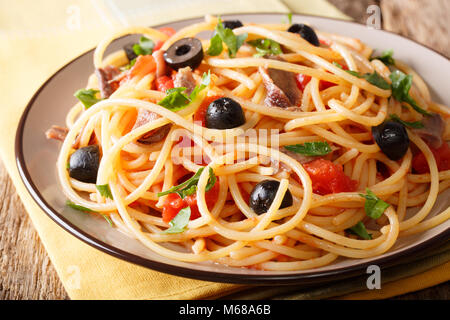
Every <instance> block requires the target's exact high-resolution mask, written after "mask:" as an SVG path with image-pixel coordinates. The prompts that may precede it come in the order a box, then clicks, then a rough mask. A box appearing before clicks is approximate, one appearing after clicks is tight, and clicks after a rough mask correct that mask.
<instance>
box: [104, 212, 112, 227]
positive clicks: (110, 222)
mask: <svg viewBox="0 0 450 320" xmlns="http://www.w3.org/2000/svg"><path fill="white" fill-rule="evenodd" d="M102 217H103V218H105V220H106V222H108V223H109V225H110V226H111V227H113V226H114V225H113V222H112V221H111V219H110V218H109V217H108V216H107V215H106V214H102Z"/></svg>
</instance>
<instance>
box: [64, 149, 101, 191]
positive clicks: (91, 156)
mask: <svg viewBox="0 0 450 320" xmlns="http://www.w3.org/2000/svg"><path fill="white" fill-rule="evenodd" d="M99 163H100V150H99V148H98V145H92V146H87V147H83V148H80V149H78V150H77V151H75V152H74V153H72V155H71V156H70V159H69V176H70V177H72V178H74V179H76V180H78V181H82V182H87V183H95V182H96V180H97V171H98V166H99Z"/></svg>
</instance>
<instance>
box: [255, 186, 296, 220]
mask: <svg viewBox="0 0 450 320" xmlns="http://www.w3.org/2000/svg"><path fill="white" fill-rule="evenodd" d="M279 186H280V183H279V182H278V181H276V180H264V181H261V182H260V183H258V184H257V185H256V186H255V187H254V188H253V190H252V193H251V194H250V200H249V205H250V208H252V210H253V211H254V212H255V213H257V214H262V213H265V212H267V211H268V210H269V208H270V206H271V204H272V202H273V200H274V199H275V196H276V194H277V191H278V187H279ZM292 201H293V200H292V194H291V192H290V191H289V189H288V190H287V191H286V193H285V194H284V198H283V201H282V202H281V205H280V209H283V208H287V207H290V206H292Z"/></svg>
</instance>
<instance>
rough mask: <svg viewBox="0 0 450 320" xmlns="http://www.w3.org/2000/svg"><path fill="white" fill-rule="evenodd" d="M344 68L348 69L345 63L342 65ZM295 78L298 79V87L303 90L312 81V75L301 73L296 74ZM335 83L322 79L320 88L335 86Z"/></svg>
mask: <svg viewBox="0 0 450 320" xmlns="http://www.w3.org/2000/svg"><path fill="white" fill-rule="evenodd" d="M342 69H344V70H348V67H347V65H346V64H344V65H343V66H342ZM295 80H296V81H297V87H298V88H299V89H300V90H301V91H302V92H303V91H305V88H306V85H307V84H308V83H309V82H310V81H311V77H310V76H307V75H304V74H300V73H299V74H297V75H296V77H295ZM335 85H336V83H333V82H328V81H325V80H320V81H319V90H320V91H322V90H325V89H328V88H330V87H334V86H335Z"/></svg>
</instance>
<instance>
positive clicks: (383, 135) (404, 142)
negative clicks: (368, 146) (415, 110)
mask: <svg viewBox="0 0 450 320" xmlns="http://www.w3.org/2000/svg"><path fill="white" fill-rule="evenodd" d="M372 136H373V138H374V140H375V142H376V143H377V145H378V146H379V147H380V149H381V151H382V152H383V153H384V154H385V155H386V156H387V157H388V158H389V159H391V160H394V161H395V160H399V159H401V158H403V156H404V155H405V153H406V151H408V148H409V137H408V132H406V129H405V126H404V125H403V124H401V123H398V122H394V121H386V122H384V123H382V124H380V125H379V126H376V127H372Z"/></svg>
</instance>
